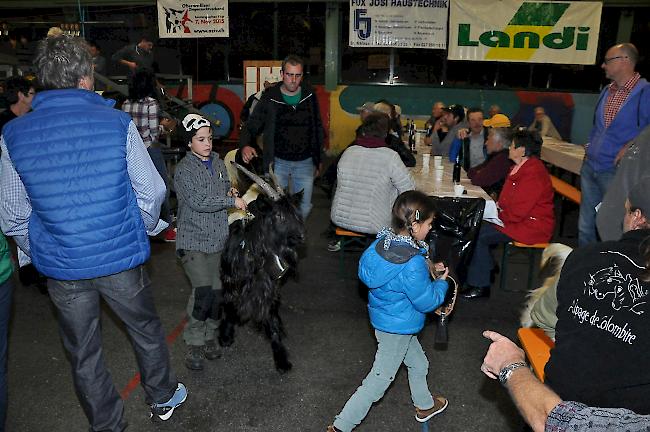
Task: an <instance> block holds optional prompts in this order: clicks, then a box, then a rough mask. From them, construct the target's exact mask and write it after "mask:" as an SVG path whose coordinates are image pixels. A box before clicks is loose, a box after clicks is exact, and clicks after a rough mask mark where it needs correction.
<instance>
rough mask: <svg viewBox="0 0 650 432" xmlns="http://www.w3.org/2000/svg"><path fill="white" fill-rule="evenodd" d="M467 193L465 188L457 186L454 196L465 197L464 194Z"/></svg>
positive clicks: (460, 185) (455, 186)
mask: <svg viewBox="0 0 650 432" xmlns="http://www.w3.org/2000/svg"><path fill="white" fill-rule="evenodd" d="M464 191H465V186H463V185H462V184H455V185H454V196H457V197H459V196H463V192H464Z"/></svg>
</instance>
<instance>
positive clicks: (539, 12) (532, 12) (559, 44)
mask: <svg viewBox="0 0 650 432" xmlns="http://www.w3.org/2000/svg"><path fill="white" fill-rule="evenodd" d="M573 5H575V3H573ZM571 6H572V3H561V2H554V3H536V2H525V3H522V4H521V6H520V7H519V9H518V10H517V12H516V13H515V14H514V16H513V17H512V19H511V20H510V22H509V23H508V24H507V25H506V27H505V29H503V30H496V29H495V30H488V31H485V32H483V33H481V34H480V35H479V36H478V39H473V38H472V35H471V34H472V33H471V31H472V25H471V24H466V23H459V24H458V46H459V47H479V46H480V45H483V46H485V47H489V48H490V49H489V50H488V51H487V52H486V53H485V57H484V59H485V60H492V59H500V60H504V59H510V60H514V61H526V60H529V59H530V58H531V56H532V55H533V54H535V52H536V51H537V50H538V49H539V48H540V46H541V47H546V48H548V49H551V50H568V49H574V50H576V51H585V50H587V49H588V44H589V37H590V33H591V28H590V27H586V26H584V27H583V26H563V27H562V28H558V29H555V25H556V24H557V23H558V21H559V20H560V18H561V17H562V16H563V15H564V14H565V13H566V12H567V10H568V9H569V8H570V7H571ZM553 30H555V31H553ZM596 31H598V29H596ZM596 38H597V35H596Z"/></svg>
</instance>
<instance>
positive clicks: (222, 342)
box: [219, 336, 235, 347]
mask: <svg viewBox="0 0 650 432" xmlns="http://www.w3.org/2000/svg"><path fill="white" fill-rule="evenodd" d="M234 341H235V338H231V337H221V336H219V346H222V347H229V346H230V345H232V344H233V342H234Z"/></svg>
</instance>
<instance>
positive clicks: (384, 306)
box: [359, 237, 447, 334]
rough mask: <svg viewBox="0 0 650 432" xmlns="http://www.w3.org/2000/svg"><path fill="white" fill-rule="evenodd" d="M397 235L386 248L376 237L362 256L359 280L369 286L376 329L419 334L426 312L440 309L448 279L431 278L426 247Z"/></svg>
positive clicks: (370, 309) (370, 306)
mask: <svg viewBox="0 0 650 432" xmlns="http://www.w3.org/2000/svg"><path fill="white" fill-rule="evenodd" d="M398 239H399V237H394V238H393V239H391V241H389V242H388V243H389V245H388V248H387V249H386V248H384V244H385V243H384V237H380V238H379V239H378V240H375V241H374V242H373V243H372V244H371V245H370V247H369V248H368V249H367V250H366V251H365V252H364V253H363V255H362V256H361V261H360V262H359V279H361V281H363V283H365V284H366V285H367V286H368V288H370V291H369V294H368V312H369V314H370V322H371V324H372V326H373V327H374V328H376V329H377V330H381V331H383V332H386V333H397V334H416V333H418V332H419V331H420V330H422V327H424V319H425V313H427V312H431V311H433V310H435V309H436V308H438V307H439V306H440V305H441V304H442V302H443V300H444V298H445V294H446V293H447V281H444V280H435V281H434V280H431V277H430V276H429V269H428V266H427V263H426V261H425V260H426V259H427V258H426V257H425V255H426V250H425V249H416V248H415V247H414V246H413V245H412V244H409V242H406V241H399V240H398Z"/></svg>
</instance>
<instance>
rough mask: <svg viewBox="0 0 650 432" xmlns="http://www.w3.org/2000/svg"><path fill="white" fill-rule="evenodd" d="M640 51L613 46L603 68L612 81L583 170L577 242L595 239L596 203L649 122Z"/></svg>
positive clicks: (649, 95)
mask: <svg viewBox="0 0 650 432" xmlns="http://www.w3.org/2000/svg"><path fill="white" fill-rule="evenodd" d="M638 60H639V52H638V51H637V49H636V47H635V46H634V45H632V44H629V43H623V44H619V45H614V46H613V47H611V48H610V49H609V50H607V53H606V54H605V58H604V59H603V64H602V68H603V69H604V70H605V75H606V76H607V78H609V79H611V80H612V83H611V84H610V85H608V86H607V87H605V88H604V89H603V91H602V92H601V94H600V99H599V100H598V104H597V105H596V113H595V115H594V126H593V128H592V130H591V134H590V136H589V142H588V143H587V144H586V145H585V153H586V157H585V161H584V163H583V164H582V170H581V172H580V189H581V191H582V200H581V202H580V219H579V222H578V244H579V245H586V244H589V243H593V242H595V241H596V206H597V205H598V204H599V203H600V202H601V201H602V200H603V196H604V195H605V192H606V191H607V188H608V186H609V183H610V182H611V180H612V179H613V178H614V175H615V174H616V165H617V164H618V161H619V160H620V159H621V157H623V154H624V153H625V151H626V149H627V147H628V146H629V143H630V142H631V141H632V140H633V139H634V138H635V137H636V136H637V135H638V134H639V133H640V132H641V130H643V128H644V127H645V126H647V125H648V124H650V84H649V83H648V82H647V81H646V80H645V79H643V78H641V76H640V75H639V73H638V72H635V71H634V68H635V66H636V63H637V61H638Z"/></svg>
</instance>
